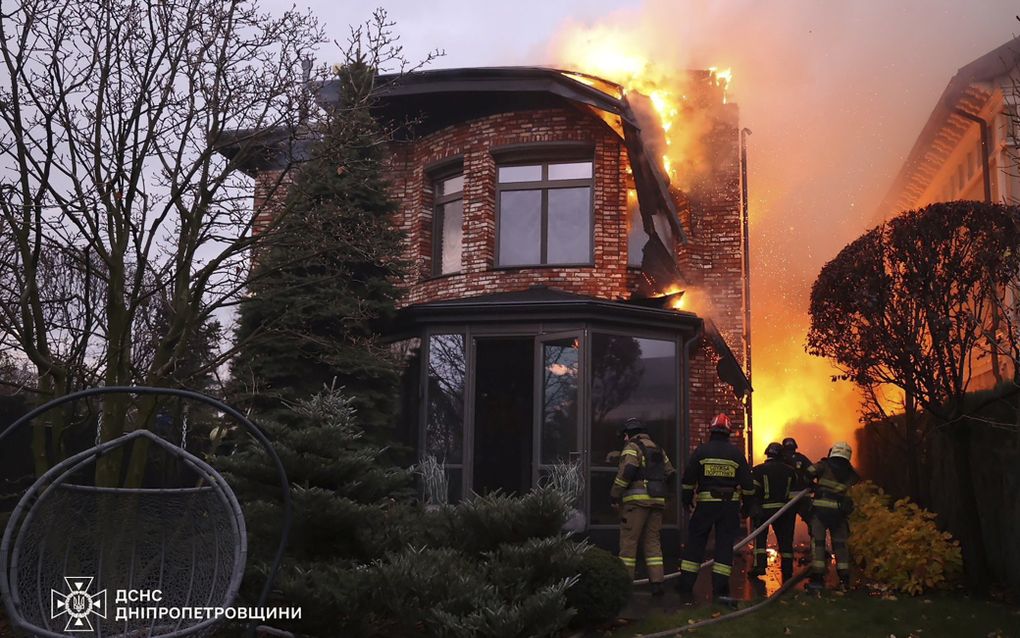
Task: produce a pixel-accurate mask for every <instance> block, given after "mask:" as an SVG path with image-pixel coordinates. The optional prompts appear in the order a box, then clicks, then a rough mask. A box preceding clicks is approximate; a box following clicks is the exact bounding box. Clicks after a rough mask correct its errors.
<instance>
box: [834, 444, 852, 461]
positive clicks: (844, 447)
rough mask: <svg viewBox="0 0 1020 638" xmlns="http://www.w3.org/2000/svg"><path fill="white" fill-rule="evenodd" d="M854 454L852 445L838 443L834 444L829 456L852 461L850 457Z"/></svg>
mask: <svg viewBox="0 0 1020 638" xmlns="http://www.w3.org/2000/svg"><path fill="white" fill-rule="evenodd" d="M852 454H853V450H851V449H850V444H849V443H847V442H846V441H838V442H836V443H833V444H832V449H831V450H829V456H836V457H839V458H841V459H846V460H847V461H849V460H850V456H851V455H852Z"/></svg>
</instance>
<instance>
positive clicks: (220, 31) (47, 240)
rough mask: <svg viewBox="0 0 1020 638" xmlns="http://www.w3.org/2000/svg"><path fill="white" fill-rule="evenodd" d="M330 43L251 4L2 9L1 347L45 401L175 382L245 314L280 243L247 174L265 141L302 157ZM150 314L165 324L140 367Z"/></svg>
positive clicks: (116, 402) (115, 428) (111, 418)
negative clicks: (209, 335)
mask: <svg viewBox="0 0 1020 638" xmlns="http://www.w3.org/2000/svg"><path fill="white" fill-rule="evenodd" d="M322 41H323V35H322V31H321V29H320V27H319V26H318V24H317V23H316V21H315V20H314V19H313V18H312V17H311V16H310V15H309V14H307V13H301V12H298V11H295V10H292V11H289V12H286V13H284V14H283V15H281V16H279V17H275V16H271V15H267V14H265V13H264V12H262V11H261V10H260V9H259V8H258V6H257V4H256V3H255V2H254V1H252V0H164V1H161V2H152V1H151V0H98V1H96V2H80V1H78V0H21V1H17V0H14V1H11V2H7V1H6V0H5V2H4V3H3V7H2V8H0V56H2V64H3V74H2V75H0V158H2V160H0V161H2V164H0V348H5V349H14V350H16V351H17V352H19V353H20V354H21V355H22V356H24V357H25V358H26V359H27V360H28V361H30V362H31V364H32V366H34V368H35V371H36V373H37V377H38V383H37V385H38V388H39V390H40V391H41V392H43V393H46V394H60V393H64V392H67V391H69V390H71V389H74V388H76V387H81V386H83V385H86V384H96V383H101V384H105V385H110V386H112V385H130V384H137V383H143V384H151V385H159V384H162V383H166V382H168V380H169V379H171V378H172V377H173V371H174V369H175V362H176V361H177V360H178V359H180V358H181V356H182V355H183V354H184V353H185V350H186V349H187V347H188V344H189V342H190V340H191V337H192V336H193V335H194V334H195V333H196V331H198V330H200V329H201V327H202V326H203V325H205V324H206V323H207V322H208V321H210V320H211V319H213V318H214V317H215V316H216V315H217V313H220V312H222V311H223V309H224V308H227V307H229V306H231V305H233V304H235V303H237V301H238V298H239V297H240V295H241V293H242V291H243V289H244V286H245V285H246V283H247V282H246V278H247V276H248V263H249V259H250V255H251V253H252V251H253V250H254V249H256V246H257V244H258V242H260V241H264V240H265V239H266V238H267V237H269V236H271V233H270V232H266V233H253V232H252V228H253V224H254V220H255V219H256V218H257V217H258V216H259V213H260V210H259V209H258V208H256V210H255V211H254V212H253V210H252V203H251V192H252V184H251V181H250V179H249V178H248V177H246V176H245V175H243V174H242V173H241V172H240V171H238V170H237V169H238V166H239V165H240V163H242V162H245V161H248V160H250V159H251V158H252V157H257V156H258V155H257V154H259V153H264V152H265V151H264V149H265V144H264V142H265V137H264V135H265V132H266V131H273V132H274V136H275V137H274V142H275V144H276V147H275V148H277V149H281V148H282V149H285V150H286V149H288V148H291V147H293V146H294V145H297V144H300V143H301V133H300V131H301V130H302V128H301V126H300V122H299V121H298V120H299V117H300V115H301V114H303V113H307V112H308V106H307V104H306V102H307V100H308V99H309V96H308V92H307V91H306V90H305V89H304V85H303V83H302V82H301V79H302V77H301V73H302V69H301V62H302V61H303V60H306V59H308V56H309V55H310V54H311V53H312V52H313V51H314V50H315V49H316V47H318V46H319V45H320V44H321V42H322ZM246 131H248V132H250V133H245V132H246ZM228 147H229V148H230V149H231V150H230V152H229V153H223V152H222V151H224V149H226V148H228ZM276 175H277V177H276V182H275V183H268V182H267V183H266V184H264V185H263V186H265V187H266V189H267V190H266V192H265V193H263V195H264V197H260V198H258V199H257V201H256V206H257V207H258V206H268V205H271V203H272V202H273V201H274V198H273V189H274V188H275V187H276V186H278V185H279V184H282V183H284V182H285V180H286V178H287V177H286V171H280V172H279V173H276ZM267 230H271V228H270V229H267ZM153 298H158V299H160V300H161V301H160V303H161V304H162V303H165V304H169V308H163V310H164V311H166V312H165V316H166V317H169V321H168V322H166V325H165V326H164V330H165V332H164V334H163V335H161V337H162V338H161V339H159V340H158V343H156V344H154V347H153V348H152V349H151V351H148V352H147V356H146V357H145V360H144V366H140V365H139V361H137V360H135V359H134V358H133V354H135V353H137V352H138V348H137V343H136V341H137V339H138V335H139V328H140V326H142V325H144V324H145V323H146V322H147V321H149V320H150V317H148V314H147V313H149V312H150V310H151V308H152V307H153V304H152V303H150V300H151V299H153ZM229 354H230V352H229V351H224V352H221V353H220V356H218V357H216V358H215V359H214V360H212V361H209V362H208V365H209V366H217V365H219V364H221V363H222V362H223V361H224V360H225V358H226V357H228V356H229ZM122 401H124V399H123V398H120V397H113V398H109V399H107V400H106V401H105V403H104V405H103V408H102V409H103V413H104V416H105V418H104V420H103V425H104V427H103V431H102V438H103V439H104V440H110V439H112V438H115V437H117V436H119V435H120V434H121V433H122V432H123V431H124V430H125V428H126V427H128V424H127V423H125V417H124V414H125V413H126V412H127V411H126V410H124V409H123V404H122ZM40 437H41V434H40ZM36 442H37V448H36V450H35V453H36V456H37V471H40V470H42V469H44V467H45V459H46V455H45V449H44V447H40V446H44V445H45V439H44V438H37V441H36ZM133 456H141V455H133ZM119 462H120V459H119V458H114V459H113V462H112V463H108V464H107V467H106V470H105V471H106V472H107V475H106V476H105V477H104V476H100V480H101V481H105V482H108V483H109V482H111V481H113V480H114V478H113V477H114V476H115V471H116V470H115V469H114V468H115V467H116V468H119ZM137 469H138V468H133V471H135V477H136V478H137V476H138V474H137ZM102 472H103V468H100V474H102Z"/></svg>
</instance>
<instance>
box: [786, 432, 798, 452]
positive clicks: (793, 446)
mask: <svg viewBox="0 0 1020 638" xmlns="http://www.w3.org/2000/svg"><path fill="white" fill-rule="evenodd" d="M783 447H786V448H790V450H791V451H793V452H796V451H797V439H795V438H793V437H792V436H788V437H786V438H785V439H783Z"/></svg>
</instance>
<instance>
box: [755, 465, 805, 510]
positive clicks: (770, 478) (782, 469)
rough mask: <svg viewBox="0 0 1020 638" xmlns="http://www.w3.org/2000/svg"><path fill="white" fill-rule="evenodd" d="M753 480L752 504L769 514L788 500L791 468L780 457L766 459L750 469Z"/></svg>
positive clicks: (790, 485) (792, 476)
mask: <svg viewBox="0 0 1020 638" xmlns="http://www.w3.org/2000/svg"><path fill="white" fill-rule="evenodd" d="M751 478H752V479H753V480H754V504H755V505H756V506H757V507H760V508H761V509H762V510H764V511H763V514H765V515H766V516H771V515H772V513H773V512H775V511H776V510H777V509H779V508H781V507H782V506H783V505H785V504H786V502H787V501H789V500H790V491H791V490H792V489H793V484H794V471H793V468H792V467H790V466H789V465H787V464H786V463H784V462H783V461H782V460H780V459H774V458H773V459H768V460H766V461H765V462H764V463H761V464H759V465H755V466H754V468H753V469H752V470H751Z"/></svg>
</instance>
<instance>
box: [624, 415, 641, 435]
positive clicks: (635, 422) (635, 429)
mask: <svg viewBox="0 0 1020 638" xmlns="http://www.w3.org/2000/svg"><path fill="white" fill-rule="evenodd" d="M643 432H645V424H644V423H642V422H641V419H638V418H637V417H630V418H629V419H627V420H626V421H624V422H623V425H621V426H620V429H619V431H618V434H619V435H620V436H630V435H633V434H641V433H643Z"/></svg>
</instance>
